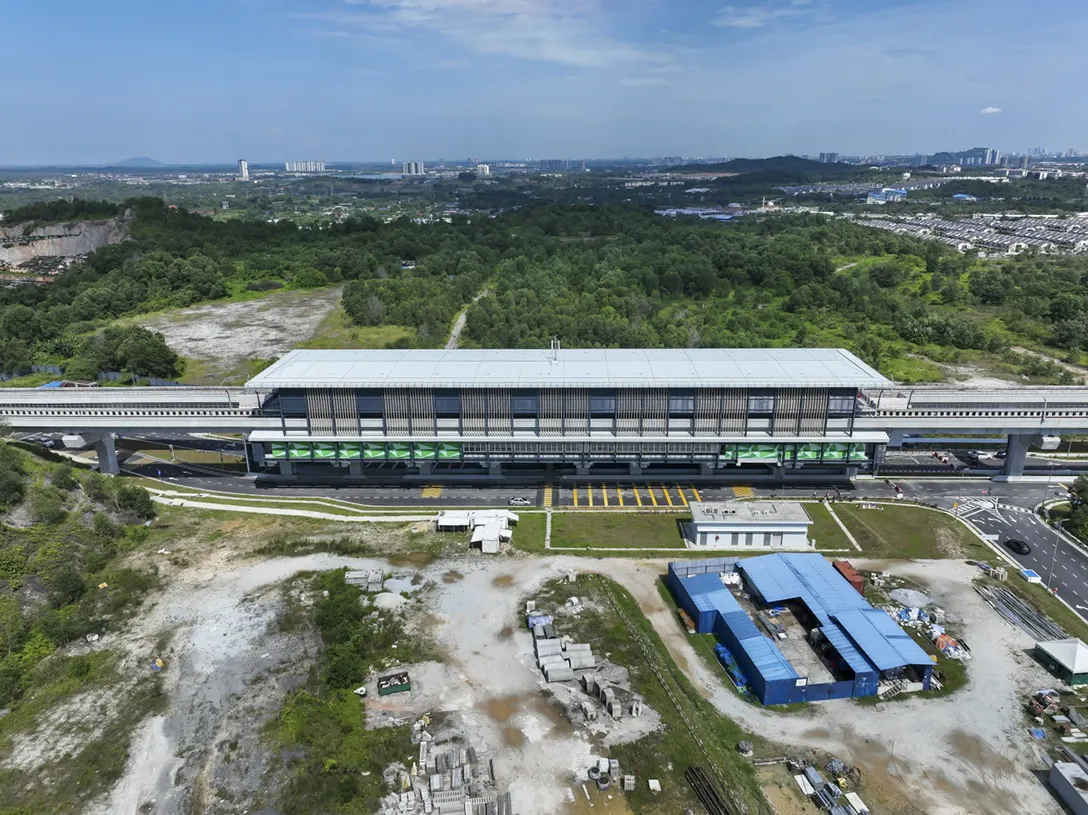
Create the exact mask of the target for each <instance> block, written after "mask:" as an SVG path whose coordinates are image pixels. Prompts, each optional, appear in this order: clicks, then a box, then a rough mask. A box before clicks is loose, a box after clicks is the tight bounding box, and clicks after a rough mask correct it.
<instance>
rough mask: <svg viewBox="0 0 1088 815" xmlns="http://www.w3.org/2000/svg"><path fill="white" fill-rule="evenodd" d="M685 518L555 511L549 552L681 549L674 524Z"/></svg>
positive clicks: (677, 530)
mask: <svg viewBox="0 0 1088 815" xmlns="http://www.w3.org/2000/svg"><path fill="white" fill-rule="evenodd" d="M678 520H684V521H688V520H691V519H690V516H687V515H683V516H681V515H676V514H673V515H655V514H649V513H634V512H615V513H609V512H585V513H577V512H556V513H553V514H552V549H584V548H586V547H590V548H595V549H683V548H684V540H683V538H681V537H680V530H679V529H678V528H677V521H678Z"/></svg>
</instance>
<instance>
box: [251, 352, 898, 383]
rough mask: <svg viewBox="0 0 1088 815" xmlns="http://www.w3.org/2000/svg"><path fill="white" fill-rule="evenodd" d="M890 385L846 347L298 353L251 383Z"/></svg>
mask: <svg viewBox="0 0 1088 815" xmlns="http://www.w3.org/2000/svg"><path fill="white" fill-rule="evenodd" d="M890 385H891V383H890V382H889V381H888V380H887V379H885V378H884V377H883V376H881V375H880V374H879V373H878V372H877V371H875V370H874V369H873V368H871V367H869V366H868V365H866V364H865V363H864V362H862V361H861V360H860V359H858V358H857V357H856V356H854V355H853V354H851V353H850V352H849V351H846V350H844V349H841V348H741V349H732V348H688V349H684V348H652V349H623V348H577V349H568V348H564V349H561V350H559V351H558V352H553V351H551V350H546V349H531V350H518V349H494V350H471V349H458V350H451V351H446V350H393V349H385V350H376V351H365V350H360V351H348V350H343V351H341V350H331V351H317V350H297V351H291V352H290V353H288V354H287V355H286V356H284V357H281V358H280V359H279V360H277V361H276V362H275V363H273V364H272V366H271V367H269V368H266V369H265V370H264V371H262V372H261V373H259V374H257V375H256V376H255V377H253V379H251V380H249V382H247V383H246V387H247V388H261V389H271V388H383V387H385V388H388V387H440V388H541V387H581V388H617V387H632V388H633V387H646V388H655V387H656V388H664V387H687V388H694V387H702V388H710V387H744V388H761V387H767V388H771V387H814V388H815V387H822V388H880V387H887V386H890Z"/></svg>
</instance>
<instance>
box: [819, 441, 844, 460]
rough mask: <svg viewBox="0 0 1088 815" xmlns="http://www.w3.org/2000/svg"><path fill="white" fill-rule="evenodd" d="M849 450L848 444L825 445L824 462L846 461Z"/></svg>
mask: <svg viewBox="0 0 1088 815" xmlns="http://www.w3.org/2000/svg"><path fill="white" fill-rule="evenodd" d="M849 450H850V445H848V444H825V445H824V461H845V460H846V457H847V455H848V454H849Z"/></svg>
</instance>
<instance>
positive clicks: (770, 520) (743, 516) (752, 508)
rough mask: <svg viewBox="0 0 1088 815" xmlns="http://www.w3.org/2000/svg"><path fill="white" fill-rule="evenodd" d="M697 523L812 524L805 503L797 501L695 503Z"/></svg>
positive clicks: (693, 503) (692, 507) (693, 519)
mask: <svg viewBox="0 0 1088 815" xmlns="http://www.w3.org/2000/svg"><path fill="white" fill-rule="evenodd" d="M688 506H689V508H690V509H691V520H692V522H693V523H695V524H746V525H750V524H778V523H802V524H811V523H812V519H811V518H810V517H809V515H808V512H807V511H806V510H805V506H804V504H801V503H800V502H797V501H692V502H691V503H690V504H689V505H688Z"/></svg>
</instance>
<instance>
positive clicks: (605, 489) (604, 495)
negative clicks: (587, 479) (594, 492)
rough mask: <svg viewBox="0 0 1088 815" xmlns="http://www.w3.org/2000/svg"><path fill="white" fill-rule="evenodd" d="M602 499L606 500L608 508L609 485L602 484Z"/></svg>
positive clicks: (605, 503)
mask: <svg viewBox="0 0 1088 815" xmlns="http://www.w3.org/2000/svg"><path fill="white" fill-rule="evenodd" d="M601 497H602V498H603V499H604V505H605V506H608V485H607V484H601Z"/></svg>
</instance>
